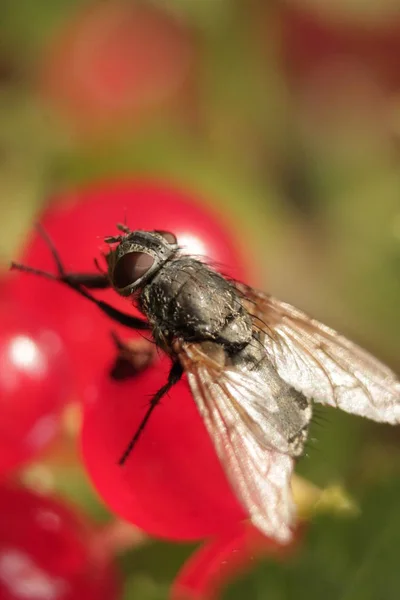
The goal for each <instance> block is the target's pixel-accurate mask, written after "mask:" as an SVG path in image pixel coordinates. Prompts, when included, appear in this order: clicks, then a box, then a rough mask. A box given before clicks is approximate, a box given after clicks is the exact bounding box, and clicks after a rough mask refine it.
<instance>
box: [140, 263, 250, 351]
mask: <svg viewBox="0 0 400 600" xmlns="http://www.w3.org/2000/svg"><path fill="white" fill-rule="evenodd" d="M140 302H141V308H142V310H143V311H144V312H145V314H146V315H147V316H148V318H149V320H150V321H151V322H152V323H155V325H156V326H158V327H160V328H161V329H168V330H169V331H173V332H175V334H176V335H180V336H181V337H183V338H184V339H196V340H202V339H204V340H206V339H210V340H218V341H221V342H224V341H225V340H226V341H227V343H231V342H232V343H238V344H243V343H245V342H247V341H248V340H249V339H250V338H251V321H250V317H249V316H248V315H247V313H246V311H245V310H244V308H243V306H242V304H241V300H240V297H239V296H238V294H237V291H236V288H235V287H234V286H233V285H232V284H231V283H230V282H229V281H227V280H226V279H224V278H223V277H222V276H221V275H219V274H218V273H216V272H215V271H213V270H212V269H210V268H209V267H207V266H206V265H204V264H202V263H200V262H198V261H196V260H194V259H192V258H189V257H184V258H177V259H175V260H173V261H170V262H169V263H167V264H166V265H165V266H164V267H163V268H162V269H161V270H160V271H159V273H157V275H156V276H155V277H154V278H153V279H152V281H151V282H150V283H149V284H148V285H147V286H146V287H145V288H144V289H143V292H142V295H141V300H140Z"/></svg>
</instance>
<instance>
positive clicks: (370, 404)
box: [237, 284, 400, 424]
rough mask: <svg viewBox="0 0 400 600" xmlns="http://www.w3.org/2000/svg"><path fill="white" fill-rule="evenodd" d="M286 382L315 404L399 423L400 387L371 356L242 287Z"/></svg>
mask: <svg viewBox="0 0 400 600" xmlns="http://www.w3.org/2000/svg"><path fill="white" fill-rule="evenodd" d="M237 288H238V290H239V291H240V292H241V293H242V295H243V300H244V304H245V306H246V308H247V309H248V310H249V312H250V313H251V314H252V316H253V321H254V326H255V328H256V329H258V330H259V331H260V335H261V336H262V343H263V345H264V348H265V350H266V352H267V354H268V356H269V358H270V360H271V362H272V364H273V365H274V367H275V368H276V370H277V372H278V373H279V375H280V376H281V378H282V379H283V380H284V381H286V382H287V383H288V384H290V385H292V386H293V387H294V388H295V389H297V390H299V391H301V392H302V393H303V394H304V395H305V396H307V397H308V398H313V399H314V400H315V401H316V402H320V403H321V404H326V405H329V406H334V407H338V408H341V409H342V410H344V411H346V412H349V413H354V414H357V415H361V416H363V417H367V418H369V419H373V420H374V421H382V422H386V423H392V424H396V423H400V381H399V379H398V378H397V377H396V375H395V373H393V371H391V370H390V369H389V368H388V367H386V366H385V365H384V364H382V363H381V362H379V361H378V360H377V359H376V358H374V357H373V356H372V355H371V354H369V353H368V352H366V351H365V350H363V349H361V348H360V347H359V346H357V345H356V344H353V343H352V342H350V341H349V340H347V339H346V338H345V337H343V336H341V335H339V334H338V333H337V332H336V331H334V330H333V329H330V328H329V327H327V326H326V325H323V324H322V323H319V322H318V321H316V320H315V319H312V318H310V317H308V316H307V315H306V314H305V313H303V312H302V311H300V310H298V309H297V308H295V307H294V306H291V305H290V304H286V303H284V302H281V301H279V300H277V299H276V298H273V297H272V296H268V295H266V294H263V293H262V292H258V291H256V290H253V289H252V288H249V287H247V286H244V285H242V284H237Z"/></svg>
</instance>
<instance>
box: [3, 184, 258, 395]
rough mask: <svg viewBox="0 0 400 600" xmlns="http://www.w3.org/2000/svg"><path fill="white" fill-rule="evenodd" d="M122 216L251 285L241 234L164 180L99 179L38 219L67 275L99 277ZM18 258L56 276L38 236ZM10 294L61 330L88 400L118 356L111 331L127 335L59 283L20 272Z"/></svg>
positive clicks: (110, 295)
mask: <svg viewBox="0 0 400 600" xmlns="http://www.w3.org/2000/svg"><path fill="white" fill-rule="evenodd" d="M124 219H126V221H127V223H128V225H129V226H130V227H131V228H132V229H149V230H152V229H161V230H166V231H172V232H173V233H175V235H176V236H177V238H178V242H179V244H180V245H182V246H184V247H186V249H187V251H188V252H189V253H192V254H196V255H201V256H203V257H204V256H205V257H206V258H207V259H209V260H210V261H211V263H212V264H215V265H216V266H217V267H218V268H220V269H222V270H223V271H224V272H225V273H227V274H228V275H229V276H231V277H234V278H235V279H242V280H244V281H248V282H251V280H252V278H253V273H254V269H253V268H252V266H251V265H252V263H251V259H250V258H248V256H247V252H248V249H247V246H246V242H247V240H246V239H245V236H244V234H241V233H240V231H239V230H236V231H235V228H234V226H232V225H231V224H230V223H229V220H227V219H226V217H222V215H220V214H219V213H218V211H214V210H212V209H210V208H208V207H206V206H205V205H204V201H203V200H202V199H201V198H200V197H199V196H198V194H197V193H195V192H193V191H190V190H185V189H181V188H179V187H177V186H176V185H173V184H171V183H168V182H165V181H151V180H131V181H125V182H119V183H117V182H99V183H97V184H94V185H91V186H88V187H85V188H82V189H79V190H73V191H69V192H65V193H64V194H61V195H59V196H58V197H57V198H53V202H52V204H51V205H50V207H49V209H48V210H47V211H45V213H44V214H43V215H42V216H41V217H40V218H39V220H40V222H41V224H42V225H43V226H44V228H45V230H46V231H47V232H48V234H49V235H50V236H51V238H52V239H53V241H54V244H55V246H56V248H57V250H58V252H59V254H60V257H61V259H62V261H63V263H64V265H65V268H66V270H67V271H73V272H79V271H81V272H82V271H83V272H97V269H96V267H95V264H94V259H95V258H97V259H99V260H100V262H101V263H102V260H101V259H102V255H101V252H104V251H105V252H106V251H108V247H107V246H106V244H104V243H103V238H104V236H107V235H113V234H115V233H116V228H115V225H116V223H118V222H121V221H124ZM20 261H21V262H22V263H24V264H28V265H31V266H35V267H37V268H40V269H43V270H48V271H51V272H53V273H54V272H55V267H54V260H53V258H52V256H51V253H50V251H49V248H48V247H47V246H46V244H45V243H44V241H43V240H42V239H41V237H40V235H38V233H36V232H34V233H33V234H32V236H31V238H30V240H29V241H28V243H27V245H26V246H25V249H24V250H23V252H22V256H21V258H20ZM102 267H103V268H105V264H104V262H103V263H102ZM12 293H13V297H14V298H19V299H20V301H21V303H22V305H24V304H25V305H26V306H29V305H35V306H36V307H37V308H38V310H39V311H40V312H41V313H42V317H43V319H44V320H45V321H46V323H48V325H49V326H50V327H51V328H53V329H55V330H56V331H58V332H59V334H60V336H61V338H62V340H63V342H64V344H65V345H66V347H67V349H68V351H69V354H70V357H71V360H72V361H73V366H74V372H75V377H76V380H77V383H78V388H79V392H80V396H81V397H82V398H84V399H90V398H91V397H92V395H93V393H95V391H96V390H95V386H96V385H97V380H98V377H99V376H100V375H101V374H102V373H103V371H104V368H105V365H106V363H107V361H108V363H109V366H111V365H112V362H113V359H114V357H115V345H114V343H113V341H112V337H111V332H112V331H117V332H118V334H119V335H120V336H121V337H126V336H128V335H129V336H131V335H132V334H131V332H130V331H129V330H127V329H126V328H122V327H121V326H119V325H118V324H116V323H114V322H112V321H111V320H110V319H109V318H108V317H106V316H104V315H103V314H102V313H101V312H100V311H99V310H98V309H97V308H96V307H95V306H93V305H92V304H91V303H90V302H88V301H87V300H86V299H85V298H82V297H80V296H79V295H78V294H77V293H76V292H74V291H72V290H69V289H67V288H66V287H65V286H63V285H61V284H59V283H55V282H52V281H47V280H45V279H43V278H40V277H35V276H33V275H29V274H25V273H17V274H16V276H15V278H14V281H13V282H12ZM94 293H95V294H96V296H97V297H98V298H101V299H102V300H105V301H107V302H109V303H111V304H113V305H114V306H116V307H117V308H119V309H121V310H123V311H124V312H130V313H133V312H134V309H133V307H132V303H131V302H130V301H129V300H126V299H123V298H121V297H119V296H118V295H117V294H116V293H115V292H114V291H112V290H106V291H102V290H100V291H96V292H94Z"/></svg>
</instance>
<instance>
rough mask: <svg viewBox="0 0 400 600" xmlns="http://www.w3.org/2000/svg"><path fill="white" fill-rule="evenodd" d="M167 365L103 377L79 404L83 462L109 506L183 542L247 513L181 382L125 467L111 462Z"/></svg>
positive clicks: (219, 528)
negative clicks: (81, 406)
mask: <svg viewBox="0 0 400 600" xmlns="http://www.w3.org/2000/svg"><path fill="white" fill-rule="evenodd" d="M168 367H169V361H167V360H166V359H163V360H160V362H159V363H158V364H153V365H152V366H151V367H149V368H148V369H147V370H146V371H145V372H143V373H141V374H140V375H138V376H136V377H135V378H134V379H128V380H125V381H121V382H115V381H111V380H110V379H109V378H104V381H103V383H102V385H99V387H98V391H97V395H96V397H95V398H94V400H93V402H92V403H90V404H86V406H85V414H84V421H83V430H82V449H83V457H84V461H85V465H86V468H87V469H88V471H89V474H90V476H91V478H92V480H93V482H94V484H95V486H96V488H97V490H98V491H99V493H100V494H101V496H102V497H103V499H104V500H105V501H106V502H107V504H108V505H109V506H110V507H111V508H112V510H114V511H115V512H117V513H118V514H119V515H120V516H122V517H123V518H125V519H127V520H128V521H130V522H132V523H134V524H135V525H137V526H138V527H140V528H142V529H144V530H145V531H146V532H147V533H149V534H151V535H154V536H158V537H166V538H170V539H177V540H184V539H196V538H203V537H206V536H208V535H210V534H215V533H221V532H226V531H231V530H232V529H233V530H235V529H236V528H237V527H238V523H239V522H240V521H241V520H242V519H244V518H246V514H245V512H244V511H243V509H242V508H241V507H240V506H239V504H238V501H237V500H236V498H235V497H234V495H233V493H232V491H231V489H230V487H229V484H228V482H227V480H226V478H225V475H224V473H223V471H222V467H221V465H220V463H219V461H218V459H217V456H216V454H215V451H214V448H213V446H212V443H211V440H210V438H209V436H208V434H207V432H206V430H205V426H204V424H203V422H202V420H201V418H200V416H199V414H198V413H197V409H196V406H195V404H194V400H193V397H192V395H191V393H190V391H189V388H188V385H187V383H186V381H182V382H180V383H178V384H177V385H176V386H174V387H173V389H172V390H171V392H170V393H169V395H168V396H166V397H164V399H163V400H162V401H161V403H160V405H159V406H157V407H156V409H155V410H154V412H153V414H152V416H151V418H150V420H149V421H148V423H147V425H146V427H145V429H144V431H143V433H142V436H141V438H140V439H139V441H138V443H137V445H136V446H135V448H134V449H133V451H132V452H131V454H130V456H129V457H128V459H127V461H126V463H125V464H124V466H119V465H118V460H119V458H120V457H121V455H122V454H123V452H124V450H125V449H126V447H127V445H128V443H129V441H130V440H131V438H132V436H133V434H134V433H135V432H136V430H137V428H138V425H139V423H140V421H141V419H142V418H143V416H144V413H145V411H146V410H147V408H148V403H149V400H150V397H151V395H152V394H153V393H154V392H156V391H157V389H159V388H160V387H161V386H162V385H163V384H164V383H165V381H166V378H167V372H168Z"/></svg>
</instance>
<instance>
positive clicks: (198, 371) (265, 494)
mask: <svg viewBox="0 0 400 600" xmlns="http://www.w3.org/2000/svg"><path fill="white" fill-rule="evenodd" d="M211 346H212V344H211ZM174 349H175V351H176V353H177V355H178V356H179V359H180V361H181V364H182V366H183V368H184V369H185V372H186V375H187V378H188V382H189V385H190V388H191V391H192V393H193V396H194V399H195V402H196V404H197V407H198V409H199V412H200V414H201V416H202V418H203V420H204V423H205V425H206V427H207V430H208V432H209V434H210V437H211V439H212V441H213V443H214V446H215V449H216V452H217V454H218V457H219V459H220V461H221V464H222V466H223V468H224V470H225V473H226V475H227V477H228V479H229V481H230V483H231V485H232V488H233V490H234V492H235V494H236V496H237V497H238V499H239V501H240V502H241V503H242V505H243V506H244V508H245V509H246V510H247V512H248V513H249V515H250V517H251V520H252V522H253V523H254V524H255V525H256V526H257V527H258V528H259V529H260V530H261V531H263V532H264V533H265V534H266V535H268V536H270V537H273V538H276V539H278V540H280V541H281V542H287V541H288V540H289V539H290V538H291V531H290V525H291V524H292V521H293V502H292V495H291V489H290V478H291V474H292V470H293V462H294V461H293V458H292V456H291V455H290V454H289V452H290V450H291V447H290V444H289V443H288V440H287V439H285V433H283V432H282V431H280V429H279V419H278V417H277V415H278V414H279V406H278V404H277V402H276V398H275V397H274V396H273V394H272V393H270V392H269V391H268V388H267V384H266V383H265V382H262V381H260V380H259V379H258V375H257V374H255V373H252V372H251V371H248V370H247V369H246V368H240V367H239V366H237V365H236V366H234V367H232V366H226V365H223V364H222V362H221V361H220V360H216V359H215V357H212V356H211V355H210V352H209V349H208V348H207V344H191V343H189V344H187V343H178V344H177V345H175V348H174ZM219 349H220V350H221V348H219ZM221 352H222V351H221ZM222 354H223V352H222ZM282 386H283V387H284V389H285V390H286V389H290V388H289V387H288V386H287V385H286V384H285V383H284V382H282ZM294 410H296V405H295V406H294ZM300 410H303V409H299V411H300ZM305 413H307V414H305V416H304V422H305V423H307V425H308V422H309V419H310V416H311V415H310V413H309V412H308V411H305ZM277 446H279V447H283V448H285V449H286V450H287V452H283V451H282V450H280V449H278V448H277Z"/></svg>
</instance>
